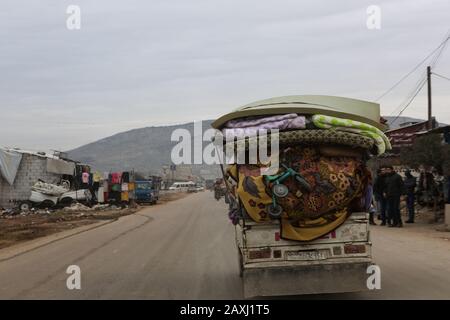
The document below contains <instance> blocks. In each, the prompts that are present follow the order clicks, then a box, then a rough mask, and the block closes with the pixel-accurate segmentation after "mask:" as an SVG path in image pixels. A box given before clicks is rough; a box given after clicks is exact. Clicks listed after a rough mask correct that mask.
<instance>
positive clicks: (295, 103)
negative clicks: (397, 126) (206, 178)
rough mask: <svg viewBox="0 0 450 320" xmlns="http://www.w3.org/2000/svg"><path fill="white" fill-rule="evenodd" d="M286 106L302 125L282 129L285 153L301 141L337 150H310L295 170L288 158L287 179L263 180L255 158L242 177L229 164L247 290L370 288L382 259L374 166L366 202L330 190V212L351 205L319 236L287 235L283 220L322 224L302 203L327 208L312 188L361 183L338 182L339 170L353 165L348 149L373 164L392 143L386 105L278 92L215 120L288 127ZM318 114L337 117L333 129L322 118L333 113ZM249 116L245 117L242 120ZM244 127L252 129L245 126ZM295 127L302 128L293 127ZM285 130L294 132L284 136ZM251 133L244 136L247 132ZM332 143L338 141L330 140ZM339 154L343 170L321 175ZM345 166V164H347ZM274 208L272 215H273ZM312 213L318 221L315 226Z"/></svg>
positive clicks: (253, 293) (222, 126) (345, 190)
mask: <svg viewBox="0 0 450 320" xmlns="http://www.w3.org/2000/svg"><path fill="white" fill-rule="evenodd" d="M286 114H289V115H293V116H292V117H291V118H295V121H297V124H298V123H300V125H298V126H299V127H298V128H292V127H290V128H289V129H288V130H286V131H285V132H287V133H286V134H285V135H284V136H283V135H282V134H279V136H277V137H279V138H280V142H279V143H280V154H281V153H282V152H287V153H289V152H291V153H292V150H293V149H294V150H298V149H300V150H301V149H302V148H303V147H304V148H321V146H324V147H325V148H323V152H324V154H325V155H326V156H327V157H329V158H320V157H318V158H317V159H319V160H317V161H316V162H314V160H313V161H309V160H308V159H306V160H305V159H304V158H305V157H306V158H307V157H309V155H307V154H306V155H303V156H302V157H303V158H302V157H299V158H298V159H296V161H297V162H296V163H294V164H292V166H294V165H296V167H295V170H294V169H292V168H290V167H289V168H288V167H287V166H284V168H283V167H282V168H280V169H279V176H278V177H280V176H283V178H282V179H285V177H286V181H281V180H280V179H278V180H277V181H273V180H271V179H268V178H260V180H257V179H259V178H258V177H256V178H255V176H257V174H255V171H254V168H252V166H246V165H239V164H235V167H234V172H235V173H234V174H235V175H236V177H234V178H233V174H231V173H230V172H232V171H233V170H231V171H228V170H229V168H228V169H225V168H222V171H223V173H224V177H225V181H226V182H227V189H228V191H227V192H228V194H229V196H230V199H231V203H230V206H229V207H230V211H229V217H230V219H231V220H232V222H233V224H235V240H236V247H237V260H238V264H239V270H240V276H241V277H242V281H243V289H244V296H245V297H246V298H250V297H259V296H281V295H300V294H323V293H342V292H355V291H364V290H368V287H367V281H368V278H369V276H370V275H371V274H369V273H368V272H369V271H370V269H368V267H369V266H371V265H373V264H374V261H373V258H372V243H371V240H370V231H369V213H368V211H369V207H370V204H371V189H370V177H369V175H370V174H366V173H364V174H365V176H364V179H365V180H364V182H361V181H360V182H361V185H360V186H362V187H363V188H364V192H361V193H360V194H359V197H360V198H357V203H358V204H359V203H360V205H357V206H355V205H354V204H355V200H352V202H351V203H352V204H351V205H350V202H348V205H346V207H343V206H342V205H341V206H338V205H337V204H336V203H332V202H333V201H334V200H336V201H341V200H342V196H341V195H339V196H336V197H335V198H333V197H330V198H329V199H330V201H329V203H330V204H329V206H330V210H329V211H330V212H329V213H326V214H325V213H324V215H323V217H325V219H328V218H330V217H331V218H333V215H334V214H335V212H337V211H338V209H339V210H345V212H346V215H345V220H342V221H341V222H340V223H339V224H338V225H337V226H336V227H333V228H332V229H331V230H328V231H327V232H326V233H323V234H321V235H320V236H318V237H315V238H314V239H311V240H307V241H299V240H298V239H293V238H292V237H291V238H289V237H286V236H283V226H285V224H286V223H289V222H290V221H295V220H296V219H297V220H298V217H300V219H303V220H304V222H305V221H306V222H305V223H304V226H305V225H306V227H305V228H308V227H311V228H314V227H315V226H314V223H313V222H314V219H312V218H311V219H310V220H308V216H305V215H304V214H303V213H302V210H303V209H304V208H305V206H306V205H307V204H308V205H309V202H311V203H310V205H311V206H317V207H318V208H320V206H323V199H320V197H316V198H314V197H309V195H310V194H311V193H313V192H315V195H319V196H320V194H323V193H326V192H329V193H330V195H331V194H332V195H333V196H334V195H338V192H336V189H338V188H341V191H342V192H341V194H343V195H349V194H351V192H353V191H354V190H353V189H352V188H353V187H354V185H353V182H352V183H348V181H347V182H346V183H341V184H339V182H338V183H335V182H336V180H335V179H338V178H336V176H341V177H340V178H342V179H344V180H345V179H346V177H345V173H344V172H345V170H346V166H347V164H346V163H345V159H347V158H346V157H355V158H354V159H357V160H355V161H358V163H360V164H361V167H363V168H365V162H366V161H367V160H368V159H369V158H370V157H371V156H372V154H381V153H383V152H384V151H385V150H389V148H390V143H389V141H388V140H386V139H387V138H385V136H384V134H383V132H382V130H383V129H385V128H384V125H383V124H382V123H381V120H380V109H379V105H378V104H375V103H371V102H366V101H361V100H354V99H347V98H340V97H329V96H290V97H280V98H272V99H267V100H263V101H258V102H255V103H252V104H249V105H246V106H244V107H242V108H239V109H237V110H235V111H233V112H231V113H229V114H226V115H224V116H222V117H220V118H219V119H217V120H216V121H215V122H214V123H213V124H212V126H213V128H215V129H219V130H221V131H222V132H224V130H226V129H227V128H237V127H239V124H240V123H241V124H244V125H251V126H252V129H254V128H255V126H257V125H259V124H261V123H263V124H264V128H265V129H267V128H268V127H269V128H270V126H271V125H273V124H274V123H275V124H277V125H278V124H280V123H281V125H282V128H283V129H285V128H287V125H286V124H288V125H290V124H291V123H289V122H283V121H284V119H287V118H288V117H284V115H286ZM318 114H320V115H326V116H331V117H333V118H332V121H330V125H329V127H330V128H331V130H330V131H326V132H325V131H324V130H325V129H328V128H329V127H327V126H325V125H323V122H318V120H320V121H325V120H328V118H327V117H326V116H320V118H317V116H316V115H318ZM272 115H276V117H275V118H274V119H275V121H274V122H269V121H266V119H271V118H270V116H272ZM279 115H283V117H279ZM298 116H302V117H303V119H300V120H302V121H304V122H303V123H301V122H299V121H298V120H299V119H298ZM241 119H244V121H243V122H242V121H241V122H239V121H237V120H241ZM324 119H325V120H324ZM229 121H231V122H232V123H231V122H229ZM264 121H266V122H264ZM227 124H229V125H228V126H227ZM333 126H336V127H333ZM346 126H348V127H346ZM367 128H368V129H367ZM245 129H246V128H244V130H245ZM366 129H367V130H373V132H376V136H375V135H373V134H372V131H371V132H369V133H368V132H367V131H365V130H366ZM239 130H241V131H240V132H243V131H244V130H243V129H242V128H239ZM289 130H294V131H295V130H297V131H296V132H294V133H293V132H292V131H289ZM245 132H248V131H245ZM355 134H356V135H355ZM339 135H342V139H340V138H339V137H338V136H339ZM223 136H225V134H223ZM283 137H285V138H286V137H287V138H286V139H285V140H284V141H283V140H282V139H283ZM368 137H370V138H373V139H375V140H376V141H377V142H378V144H375V143H374V141H375V140H374V141H370V139H367V138H368ZM247 138H248V137H244V139H247ZM347 138H348V139H347ZM378 138H379V139H378ZM221 139H222V138H221ZM250 139H251V138H248V143H247V146H248V145H252V143H253V144H256V142H257V141H258V140H254V141H253V142H251V140H250ZM258 139H259V138H258ZM383 139H384V140H383ZM216 140H217V137H216ZM380 141H381V142H380ZM234 143H236V142H234ZM236 145H237V143H236ZM236 145H235V146H236ZM330 145H332V148H331V149H330V148H327V147H328V146H330ZM295 148H298V149H295ZM347 153H348V154H347ZM333 157H338V158H337V159H340V160H339V161H340V162H339V166H338V171H335V173H336V174H333V176H331V180H330V181H325V180H324V181H322V180H320V179H321V178H320V177H321V176H324V175H325V176H326V175H327V174H329V173H327V170H328V167H329V166H330V165H331V164H330V163H331V162H330V163H327V162H326V161H325V162H323V159H335V158H333ZM339 157H344V158H342V159H344V160H343V161H342V159H341V158H339ZM349 159H350V158H349ZM351 159H353V158H351ZM351 161H353V160H351ZM302 165H303V167H302ZM340 168H342V170H343V171H342V172H340V171H339V169H340ZM314 170H316V171H314ZM318 177H319V178H318ZM340 178H339V179H340ZM261 179H262V180H261ZM295 179H297V180H298V181H295ZM358 179H359V178H358ZM344 180H342V181H344ZM260 181H264V185H263V186H261V184H260V185H258V184H257V183H256V182H260ZM299 181H300V182H302V183H301V184H302V185H305V183H306V184H308V183H309V184H310V188H309V189H308V188H302V187H301V186H299V187H298V188H297V189H296V190H294V191H293V190H292V186H293V185H296V182H299ZM358 181H359V180H358ZM311 184H312V185H311ZM336 186H338V187H336ZM333 188H334V189H333ZM333 190H334V191H333ZM338 191H339V190H338ZM350 191H351V192H350ZM333 192H334V193H333ZM292 193H295V194H292ZM288 194H289V197H290V201H291V202H294V204H295V205H292V204H290V203H289V202H288V201H287V200H286V197H287V196H288ZM353 195H354V194H353ZM353 195H352V196H353ZM270 200H272V201H271V203H270V204H268V205H266V203H267V202H270ZM263 201H265V202H263ZM283 201H284V202H283ZM295 201H298V203H295ZM321 201H322V203H321ZM355 208H357V209H355ZM332 209H333V210H332ZM249 211H252V212H253V215H249ZM258 214H261V219H255V215H256V216H257V215H258ZM327 214H328V216H327ZM329 214H331V216H330V215H329ZM309 215H310V216H314V212H309ZM267 216H269V217H270V219H267ZM317 216H319V215H317ZM305 217H306V218H305ZM257 218H259V216H257ZM308 221H309V222H311V225H310V226H308ZM283 223H284V224H283Z"/></svg>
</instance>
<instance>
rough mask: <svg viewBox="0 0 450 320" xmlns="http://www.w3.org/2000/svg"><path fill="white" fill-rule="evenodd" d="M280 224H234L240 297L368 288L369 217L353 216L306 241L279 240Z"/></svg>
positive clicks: (249, 222) (361, 213)
mask: <svg viewBox="0 0 450 320" xmlns="http://www.w3.org/2000/svg"><path fill="white" fill-rule="evenodd" d="M279 233H280V226H279V221H277V220H274V221H270V222H267V223H255V222H253V221H250V220H241V221H240V222H239V224H238V225H236V244H237V246H238V249H239V263H240V268H241V275H242V276H243V282H244V295H245V297H252V296H271V295H292V294H312V293H332V292H350V291H360V290H365V289H367V287H366V279H367V276H368V275H367V274H366V270H367V267H368V266H369V265H370V264H372V255H371V242H370V234H369V229H368V214H367V213H364V212H358V213H353V214H352V215H351V216H350V217H349V218H348V219H347V220H346V221H345V222H344V223H343V224H342V225H341V226H340V227H339V228H337V229H336V230H334V231H332V232H330V233H329V234H328V235H326V236H324V237H322V238H320V239H316V240H314V241H310V242H299V241H292V240H284V239H281V238H280V234H279Z"/></svg>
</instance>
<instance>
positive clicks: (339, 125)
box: [312, 114, 392, 155]
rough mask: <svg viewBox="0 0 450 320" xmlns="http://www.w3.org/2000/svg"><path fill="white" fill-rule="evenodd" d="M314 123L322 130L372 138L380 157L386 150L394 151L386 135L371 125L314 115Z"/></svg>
mask: <svg viewBox="0 0 450 320" xmlns="http://www.w3.org/2000/svg"><path fill="white" fill-rule="evenodd" d="M312 121H313V123H314V125H315V126H316V127H318V128H320V129H334V130H337V131H346V132H351V133H356V134H360V135H363V136H366V137H370V138H372V139H373V140H374V142H375V145H376V146H377V148H378V154H379V155H380V154H383V153H384V152H386V150H391V149H392V146H391V143H390V141H389V139H388V138H387V137H386V135H385V134H384V133H383V132H382V131H381V130H380V129H378V128H376V127H374V126H372V125H370V124H367V123H363V122H359V121H354V120H349V119H342V118H336V117H331V116H325V115H320V114H319V115H314V116H313V117H312Z"/></svg>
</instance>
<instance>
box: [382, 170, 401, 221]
mask: <svg viewBox="0 0 450 320" xmlns="http://www.w3.org/2000/svg"><path fill="white" fill-rule="evenodd" d="M385 172H386V176H385V180H384V183H385V189H384V196H385V197H386V199H387V206H388V216H389V219H392V224H390V225H389V226H390V227H402V226H403V223H402V219H401V216H400V197H401V195H402V193H403V188H404V184H403V179H402V177H401V176H400V175H399V174H398V173H396V172H395V171H394V168H393V167H392V166H387V167H386V168H385Z"/></svg>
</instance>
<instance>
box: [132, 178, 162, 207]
mask: <svg viewBox="0 0 450 320" xmlns="http://www.w3.org/2000/svg"><path fill="white" fill-rule="evenodd" d="M135 185H136V189H135V196H136V202H139V203H151V204H156V203H157V202H158V199H159V190H160V189H161V179H160V178H157V177H154V178H152V179H148V180H138V181H136V182H135Z"/></svg>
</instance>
